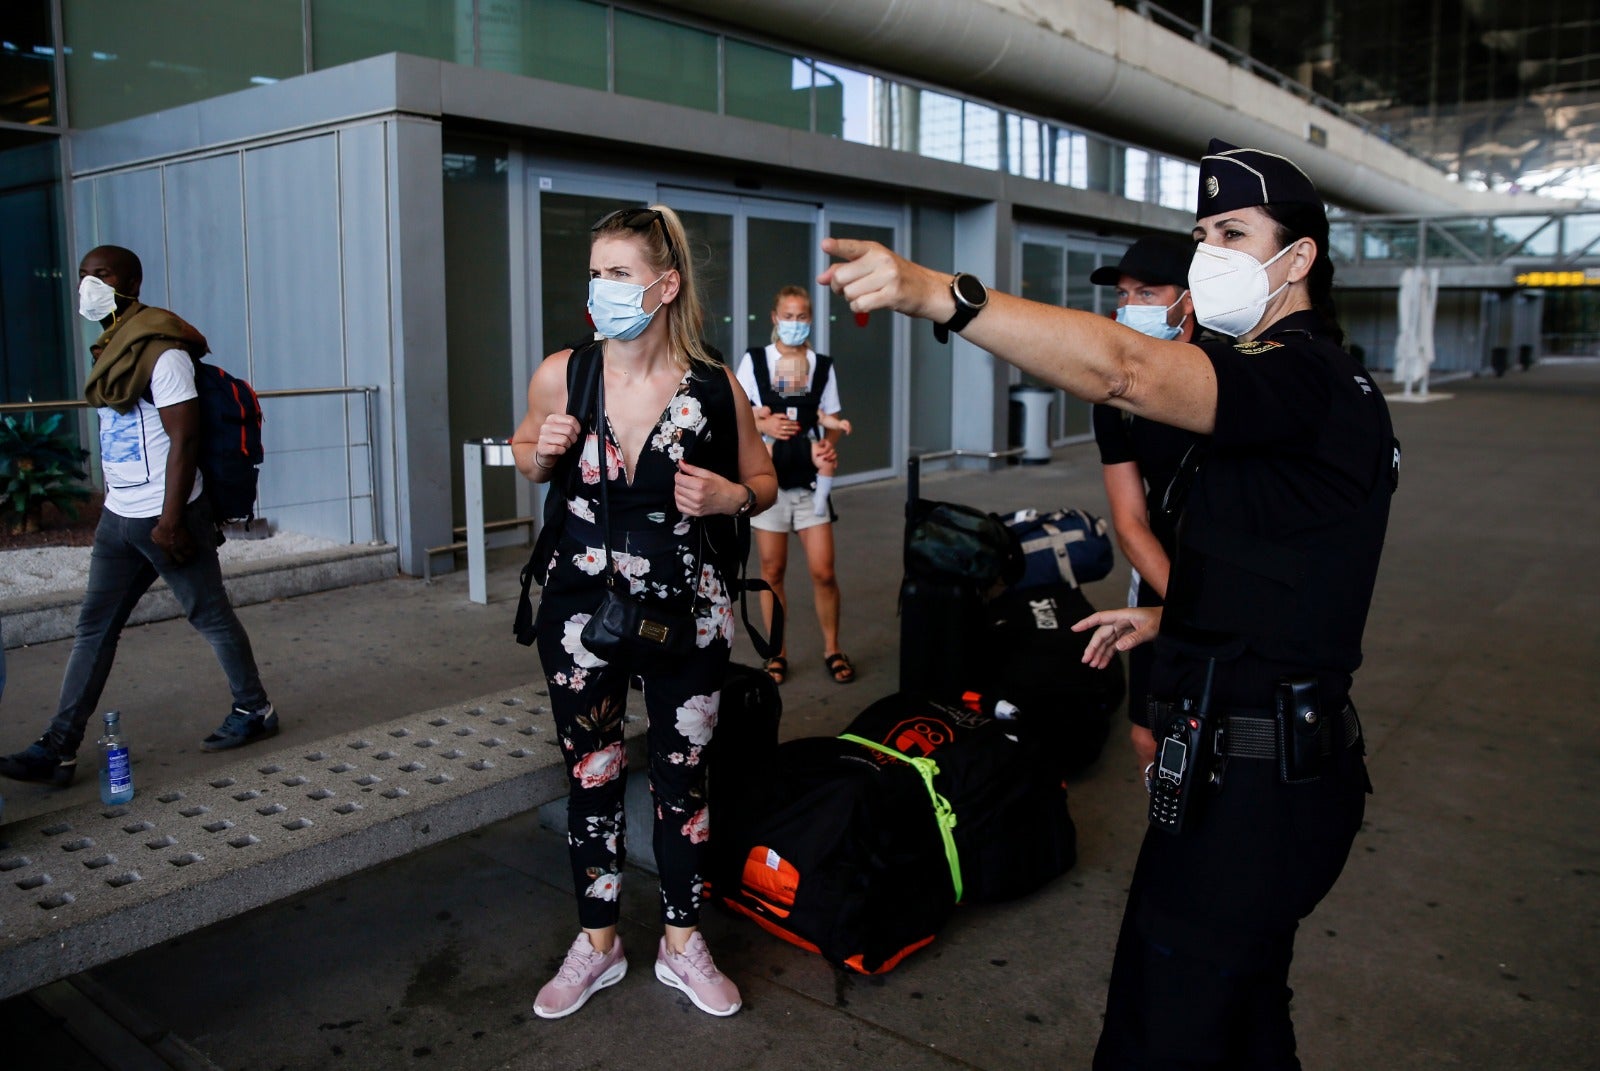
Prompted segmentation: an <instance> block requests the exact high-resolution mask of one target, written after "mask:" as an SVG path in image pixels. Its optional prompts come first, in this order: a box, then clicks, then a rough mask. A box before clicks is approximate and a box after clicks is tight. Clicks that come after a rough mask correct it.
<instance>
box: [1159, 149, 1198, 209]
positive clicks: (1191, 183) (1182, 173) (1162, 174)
mask: <svg viewBox="0 0 1600 1071" xmlns="http://www.w3.org/2000/svg"><path fill="white" fill-rule="evenodd" d="M1156 169H1157V170H1156V182H1157V192H1156V200H1157V201H1158V202H1159V203H1160V204H1161V206H1162V207H1163V208H1177V209H1190V208H1193V207H1194V201H1195V191H1196V190H1197V189H1198V188H1199V184H1200V169H1199V168H1198V167H1196V166H1194V165H1193V164H1191V163H1186V162H1184V161H1183V160H1174V159H1173V158H1172V157H1170V156H1162V157H1159V158H1158V160H1157V163H1156Z"/></svg>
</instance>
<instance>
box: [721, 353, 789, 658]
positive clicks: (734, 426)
mask: <svg viewBox="0 0 1600 1071" xmlns="http://www.w3.org/2000/svg"><path fill="white" fill-rule="evenodd" d="M750 360H751V363H752V364H753V365H755V367H756V372H757V378H756V382H757V383H758V384H761V385H762V386H763V387H764V388H765V389H768V390H770V389H771V388H770V386H769V385H768V380H767V378H766V367H767V361H766V354H765V353H764V352H763V351H762V350H760V349H757V348H751V350H750ZM733 399H734V394H733V385H732V384H731V383H730V382H729V379H728V373H727V371H726V370H724V369H721V368H716V369H712V370H711V371H710V372H709V373H708V375H707V382H706V403H707V404H706V408H707V410H708V411H709V412H710V413H711V414H712V416H713V419H712V422H711V427H712V428H713V429H721V428H727V429H729V430H730V432H731V434H724V435H721V436H717V435H715V434H713V436H712V438H711V440H710V442H709V443H708V445H709V446H710V448H711V449H710V452H709V455H708V457H707V459H706V460H707V464H706V466H705V467H706V468H708V469H710V470H711V471H712V472H715V473H716V474H717V475H719V476H721V477H722V478H723V479H725V480H732V481H734V482H735V483H737V482H738V481H739V414H738V413H737V412H736V411H735V410H734V401H733ZM705 531H706V533H707V536H708V538H709V539H710V540H711V546H712V551H713V553H714V554H716V556H717V561H718V563H719V564H720V565H721V566H722V572H723V574H724V575H723V583H724V584H725V585H726V586H727V588H728V595H729V596H730V597H732V596H735V595H737V596H738V598H739V614H740V616H741V617H742V618H743V619H744V628H745V631H746V632H747V633H748V634H749V636H750V643H751V644H752V645H753V646H754V647H755V649H756V653H757V654H759V655H760V656H761V657H762V658H763V659H766V658H771V657H772V656H773V655H775V654H777V653H778V652H779V651H781V650H783V606H782V605H781V604H780V603H779V602H778V600H777V599H773V600H772V607H773V609H772V633H771V635H770V636H769V637H767V638H766V639H763V638H762V636H761V633H760V632H759V631H757V629H756V627H755V624H754V622H752V621H751V620H750V601H749V598H748V595H749V593H750V592H752V591H771V590H772V588H771V586H770V585H769V584H768V583H767V582H766V581H765V580H762V579H761V578H760V577H756V578H755V579H753V580H752V579H750V578H748V577H746V575H745V568H746V563H747V562H748V560H749V557H750V518H749V517H714V518H710V519H709V520H708V523H707V524H706V526H705Z"/></svg>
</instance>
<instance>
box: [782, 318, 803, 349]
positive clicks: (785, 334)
mask: <svg viewBox="0 0 1600 1071" xmlns="http://www.w3.org/2000/svg"><path fill="white" fill-rule="evenodd" d="M810 337H811V321H810V320H779V321H778V341H779V342H782V343H783V344H784V345H785V346H800V345H804V344H805V341H806V339H808V338H810Z"/></svg>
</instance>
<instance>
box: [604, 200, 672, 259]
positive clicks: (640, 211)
mask: <svg viewBox="0 0 1600 1071" xmlns="http://www.w3.org/2000/svg"><path fill="white" fill-rule="evenodd" d="M652 223H657V224H660V225H661V237H663V238H665V239H666V242H667V256H669V257H671V258H672V263H673V264H678V263H680V262H679V260H678V249H677V247H676V246H675V245H673V243H672V232H671V231H669V230H667V220H666V217H665V216H663V215H662V214H661V213H660V212H659V211H657V210H656V209H654V208H619V209H617V210H616V211H615V212H607V213H606V214H605V215H603V216H601V217H600V219H599V220H598V221H597V222H596V223H595V225H594V226H593V227H590V228H589V233H590V234H599V233H600V232H601V231H605V230H611V229H613V228H616V227H622V228H625V229H627V230H630V231H647V230H649V229H650V225H651V224H652Z"/></svg>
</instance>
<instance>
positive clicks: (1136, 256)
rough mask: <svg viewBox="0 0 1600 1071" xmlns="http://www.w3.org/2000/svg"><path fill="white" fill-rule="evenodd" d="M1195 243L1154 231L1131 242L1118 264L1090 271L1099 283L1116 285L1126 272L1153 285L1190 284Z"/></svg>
mask: <svg viewBox="0 0 1600 1071" xmlns="http://www.w3.org/2000/svg"><path fill="white" fill-rule="evenodd" d="M1193 259H1194V242H1193V241H1189V240H1187V239H1183V238H1175V237H1172V236H1169V235H1165V234H1151V235H1146V236H1145V237H1143V238H1140V239H1139V240H1138V241H1137V242H1134V243H1133V244H1132V245H1130V246H1129V247H1128V248H1127V250H1126V251H1125V252H1124V253H1123V254H1122V259H1121V260H1120V261H1118V262H1117V263H1116V264H1114V265H1112V264H1102V265H1101V266H1100V267H1098V268H1096V269H1095V270H1094V271H1092V272H1090V273H1089V281H1090V282H1091V283H1093V284H1094V285H1096V286H1116V285H1117V283H1119V282H1120V281H1121V280H1122V277H1123V276H1124V275H1126V276H1129V277H1130V278H1133V279H1137V280H1139V281H1140V282H1141V283H1148V284H1149V285H1151V286H1176V287H1181V288H1183V289H1188V287H1189V262H1190V261H1191V260H1193Z"/></svg>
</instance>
